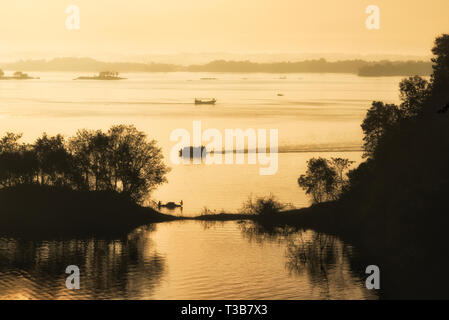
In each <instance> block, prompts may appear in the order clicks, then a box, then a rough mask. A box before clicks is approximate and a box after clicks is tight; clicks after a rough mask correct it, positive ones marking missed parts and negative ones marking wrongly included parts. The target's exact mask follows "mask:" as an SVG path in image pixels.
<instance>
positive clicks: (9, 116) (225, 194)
mask: <svg viewBox="0 0 449 320" xmlns="http://www.w3.org/2000/svg"><path fill="white" fill-rule="evenodd" d="M31 75H34V73H31ZM80 75H83V74H70V73H39V74H36V76H40V77H41V79H40V80H30V81H1V82H0V134H3V133H4V132H7V131H13V132H23V134H24V140H25V141H26V142H32V141H33V140H34V139H36V138H37V137H38V136H39V135H40V134H42V132H47V133H48V134H58V133H62V134H64V135H67V136H68V135H73V134H75V132H76V130H77V129H81V128H88V129H103V130H106V129H108V128H109V127H110V126H111V125H114V124H133V125H135V126H136V127H137V128H138V129H140V130H142V131H145V132H146V133H147V134H148V135H149V137H151V138H154V139H156V140H157V141H158V144H159V145H160V146H161V148H162V150H163V153H164V155H165V157H166V162H167V164H168V165H169V166H170V167H171V168H172V171H171V172H170V173H169V175H168V181H169V182H168V183H167V184H165V185H163V186H161V187H160V188H159V189H157V190H156V191H155V192H154V193H153V194H152V199H153V200H155V201H159V200H160V201H162V202H167V201H180V200H183V201H184V210H183V212H182V213H181V212H179V211H175V212H173V213H174V214H183V215H198V214H200V213H201V212H202V210H203V209H204V208H205V207H207V208H208V209H210V210H217V211H222V210H223V211H227V212H236V211H238V209H239V208H240V207H241V205H242V203H243V202H244V201H245V200H246V199H247V198H248V197H249V196H250V195H253V196H258V195H268V194H269V193H272V194H274V195H276V196H277V197H278V198H279V199H280V200H281V201H283V202H287V203H290V204H292V205H294V206H296V207H304V206H307V205H308V204H309V199H308V198H307V196H306V195H305V194H304V192H303V191H302V190H301V189H300V188H299V187H298V185H297V179H298V177H299V175H300V174H302V173H304V171H305V168H306V162H307V160H309V159H310V158H311V157H318V156H320V157H327V158H329V157H337V156H339V157H344V158H349V159H350V160H353V161H355V162H356V164H357V163H359V162H360V161H361V155H362V152H361V145H362V132H361V129H360V124H361V121H362V119H363V118H364V116H365V113H366V110H367V109H368V108H369V106H370V104H371V101H373V100H382V101H386V102H397V100H398V90H397V88H398V83H399V81H400V78H397V77H392V78H360V77H357V76H355V75H347V74H298V75H296V74H290V75H288V76H287V78H286V79H282V78H280V77H279V76H278V75H273V74H249V75H248V74H246V75H244V74H198V73H196V74H193V73H169V74H163V73H158V74H124V75H123V76H124V77H127V78H128V80H124V81H73V80H72V79H73V78H75V77H76V76H80ZM201 78H216V80H201ZM278 94H282V96H280V95H278ZM195 97H214V98H216V99H217V100H218V103H217V105H215V106H207V105H203V106H195V105H194V104H193V101H194V99H195ZM196 120H201V121H202V127H203V130H206V129H209V128H214V129H217V130H219V131H220V132H224V130H225V129H236V128H241V129H243V130H245V129H250V128H252V129H278V132H279V153H278V157H279V158H278V159H279V166H278V171H277V172H276V174H274V175H269V176H262V175H260V174H259V168H260V166H259V165H249V164H241V165H205V164H199V165H196V164H182V165H178V166H177V165H174V164H173V163H171V161H170V157H169V155H170V151H171V149H172V148H173V146H174V145H175V142H173V141H170V134H171V133H172V132H173V130H175V129H187V130H188V131H189V132H192V130H193V129H192V125H193V121H196ZM356 260H357V259H356V255H355V253H354V249H353V248H351V247H350V246H349V245H347V244H344V243H342V242H341V241H339V240H338V239H336V238H334V237H331V236H327V235H322V234H316V233H314V232H311V231H308V232H294V233H290V234H272V233H266V232H262V231H261V230H259V229H258V228H257V227H255V226H253V225H251V224H248V223H238V222H226V223H217V224H205V223H200V222H195V221H186V222H171V223H160V224H157V225H151V226H146V227H142V228H139V229H137V230H135V231H134V232H132V233H130V234H128V235H127V236H125V237H123V238H122V239H113V240H111V239H109V240H103V239H99V238H90V239H57V240H27V239H19V238H9V237H4V236H1V235H0V299H1V298H3V299H22V298H23V299H35V298H40V299H72V298H73V299H80V298H97V299H122V298H123V299H346V298H347V299H372V298H376V296H375V295H373V293H372V292H369V291H367V290H366V289H365V288H364V279H363V274H362V275H361V273H359V272H360V270H357V267H355V266H354V261H356ZM68 265H77V266H79V267H80V269H81V290H79V291H68V290H67V289H66V288H65V276H66V275H65V273H64V271H65V268H66V267H67V266H68Z"/></svg>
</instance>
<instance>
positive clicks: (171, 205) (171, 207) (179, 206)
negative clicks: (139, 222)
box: [157, 200, 184, 210]
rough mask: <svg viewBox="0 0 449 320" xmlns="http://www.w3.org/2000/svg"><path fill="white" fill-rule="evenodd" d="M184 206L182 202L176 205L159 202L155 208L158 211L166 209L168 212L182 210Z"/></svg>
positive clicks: (174, 203)
mask: <svg viewBox="0 0 449 320" xmlns="http://www.w3.org/2000/svg"><path fill="white" fill-rule="evenodd" d="M183 205H184V202H183V201H182V200H181V202H180V203H179V204H177V203H176V202H167V203H166V204H162V203H161V202H160V201H159V203H158V204H157V207H158V208H159V210H160V209H161V208H167V209H170V210H173V209H176V208H182V206H183Z"/></svg>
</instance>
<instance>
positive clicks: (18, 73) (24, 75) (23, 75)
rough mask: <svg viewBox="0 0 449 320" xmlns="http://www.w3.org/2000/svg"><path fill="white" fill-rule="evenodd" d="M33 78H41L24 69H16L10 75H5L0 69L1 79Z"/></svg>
mask: <svg viewBox="0 0 449 320" xmlns="http://www.w3.org/2000/svg"><path fill="white" fill-rule="evenodd" d="M32 79H39V78H37V77H30V76H29V75H28V74H27V73H24V72H22V71H16V72H14V74H13V75H12V76H10V77H8V76H5V73H4V72H3V70H1V69H0V80H32Z"/></svg>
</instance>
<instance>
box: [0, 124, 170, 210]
mask: <svg viewBox="0 0 449 320" xmlns="http://www.w3.org/2000/svg"><path fill="white" fill-rule="evenodd" d="M21 137H22V135H20V134H14V133H7V134H6V135H5V136H4V137H2V138H1V139H0V187H12V186H15V185H20V184H40V185H50V186H65V187H70V188H73V189H77V190H91V191H102V190H112V191H116V192H118V193H122V194H126V195H127V196H129V197H130V198H132V199H133V200H134V201H136V202H142V201H143V200H145V197H146V196H147V195H148V194H149V193H151V191H153V190H154V189H155V188H156V187H157V186H159V185H161V184H163V183H164V182H166V178H165V175H166V174H167V172H168V171H169V169H168V168H167V167H166V165H165V164H164V162H163V156H162V152H161V149H160V148H158V147H157V144H156V141H154V140H151V141H148V140H147V137H146V135H145V134H144V133H143V132H141V131H138V130H137V129H136V128H135V127H134V126H125V125H118V126H113V127H111V128H110V129H109V130H108V131H107V132H102V131H101V130H96V131H94V130H79V131H78V132H77V134H76V135H75V136H74V137H71V138H69V139H68V140H65V139H64V137H63V136H61V135H56V136H53V137H50V136H48V135H47V134H46V133H44V134H43V135H42V136H41V137H39V138H38V139H37V140H36V141H35V142H34V143H33V144H23V143H20V139H21Z"/></svg>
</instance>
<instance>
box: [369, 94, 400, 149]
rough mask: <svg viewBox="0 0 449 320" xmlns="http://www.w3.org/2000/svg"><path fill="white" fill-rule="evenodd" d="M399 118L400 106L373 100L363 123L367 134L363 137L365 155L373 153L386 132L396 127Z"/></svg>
mask: <svg viewBox="0 0 449 320" xmlns="http://www.w3.org/2000/svg"><path fill="white" fill-rule="evenodd" d="M399 119H400V111H399V108H398V106H396V105H394V104H384V103H383V102H380V101H374V102H373V104H372V106H371V108H370V109H369V110H368V113H367V114H366V117H365V120H363V123H362V130H363V133H364V134H365V136H364V138H363V141H364V149H365V154H364V156H365V157H370V156H372V155H373V153H374V152H375V150H376V147H377V145H378V144H379V141H380V140H381V139H382V137H383V136H384V134H385V132H386V131H387V130H390V129H391V128H392V127H394V126H395V125H396V124H397V122H398V121H399Z"/></svg>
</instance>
